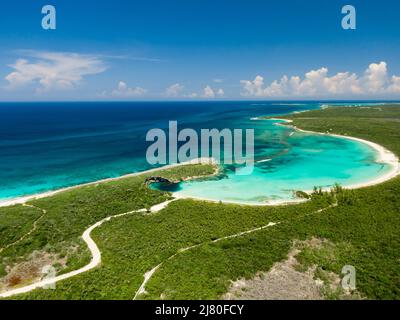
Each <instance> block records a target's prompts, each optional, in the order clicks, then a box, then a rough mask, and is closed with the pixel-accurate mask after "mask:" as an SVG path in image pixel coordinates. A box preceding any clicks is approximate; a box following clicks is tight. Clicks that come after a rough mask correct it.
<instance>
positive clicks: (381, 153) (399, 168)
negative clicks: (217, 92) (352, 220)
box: [0, 118, 400, 207]
mask: <svg viewBox="0 0 400 320" xmlns="http://www.w3.org/2000/svg"><path fill="white" fill-rule="evenodd" d="M252 120H260V121H261V120H277V121H283V122H286V123H292V122H293V121H292V120H289V119H282V118H268V119H264V118H252ZM277 125H281V124H279V123H277ZM292 127H293V128H294V129H295V130H296V131H298V132H305V133H311V134H318V135H328V136H332V137H337V138H343V139H350V140H355V141H358V142H361V143H364V144H366V145H368V146H370V147H371V148H373V149H374V150H376V151H377V154H378V157H377V159H376V161H377V162H378V163H384V164H388V165H390V167H391V170H390V171H389V172H387V173H385V174H384V175H382V176H380V177H377V178H376V179H373V180H370V181H366V182H363V183H358V184H351V185H344V187H345V188H347V189H358V188H363V187H369V186H373V185H376V184H380V183H383V182H385V181H388V180H390V179H392V178H394V177H396V176H397V175H399V174H400V163H399V158H398V157H397V156H396V155H395V154H394V153H393V152H391V151H390V150H388V149H386V148H384V147H383V146H381V145H379V144H377V143H374V142H371V141H368V140H364V139H361V138H355V137H351V136H343V135H338V134H331V133H322V132H313V131H307V130H303V129H299V128H297V127H296V126H293V125H292ZM198 163H202V164H214V165H215V164H216V161H215V159H213V158H198V159H193V160H192V161H189V162H184V163H176V164H171V165H166V166H163V167H159V168H154V169H150V170H146V171H141V172H135V173H130V174H126V175H123V176H120V177H116V178H108V179H102V180H98V181H94V182H89V183H84V184H80V185H76V186H71V187H67V188H62V189H58V190H54V191H48V192H44V193H40V194H34V195H29V196H23V197H18V198H13V199H9V200H4V201H0V207H5V206H11V205H15V204H24V203H26V202H27V201H31V200H34V199H41V198H45V197H50V196H52V195H55V194H57V193H60V192H64V191H68V190H72V189H76V188H80V187H84V186H90V185H96V184H99V183H103V182H109V181H116V180H120V179H124V178H129V177H134V176H138V175H141V174H147V173H153V172H157V171H160V170H165V169H171V168H175V167H178V166H182V165H187V164H198ZM325 189H329V188H325ZM304 191H305V192H307V193H311V192H312V190H304ZM174 197H175V198H176V199H195V200H201V201H209V202H214V203H218V202H220V201H218V200H212V199H207V198H201V197H194V196H186V195H184V194H182V193H180V192H179V191H178V192H176V193H174ZM304 201H305V200H304V199H285V200H271V201H268V202H264V203H245V202H240V201H222V202H223V203H231V204H238V205H246V206H275V205H288V204H296V203H301V202H304Z"/></svg>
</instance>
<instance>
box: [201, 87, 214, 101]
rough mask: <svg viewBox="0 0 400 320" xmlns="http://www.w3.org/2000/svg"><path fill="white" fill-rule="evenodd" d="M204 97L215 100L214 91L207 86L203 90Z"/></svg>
mask: <svg viewBox="0 0 400 320" xmlns="http://www.w3.org/2000/svg"><path fill="white" fill-rule="evenodd" d="M203 97H204V98H214V97H215V93H214V90H213V89H212V88H211V87H210V86H206V87H205V88H204V89H203Z"/></svg>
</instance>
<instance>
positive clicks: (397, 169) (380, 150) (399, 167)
mask: <svg viewBox="0 0 400 320" xmlns="http://www.w3.org/2000/svg"><path fill="white" fill-rule="evenodd" d="M268 120H279V121H284V122H286V123H293V121H292V120H289V119H281V118H270V119H268ZM292 127H293V128H294V129H295V130H296V131H299V132H305V133H311V134H319V135H326V136H331V137H337V138H343V139H349V140H354V141H358V142H361V143H364V144H366V145H368V146H370V147H371V148H373V149H374V150H376V151H377V154H378V157H377V159H376V162H378V163H384V164H388V165H389V166H390V167H391V170H390V171H389V172H387V173H386V174H384V175H382V176H380V177H377V178H376V179H373V180H370V181H367V182H363V183H357V184H351V185H347V186H345V188H347V189H358V188H364V187H369V186H373V185H376V184H380V183H382V182H385V181H388V180H390V179H393V178H394V177H396V176H398V175H399V174H400V162H399V158H398V157H397V156H396V155H395V154H394V153H393V152H392V151H390V150H388V149H386V148H385V147H383V146H381V145H379V144H377V143H375V142H372V141H368V140H365V139H361V138H355V137H351V136H343V135H339V134H334V133H323V132H314V131H308V130H303V129H299V128H297V127H296V126H293V125H292Z"/></svg>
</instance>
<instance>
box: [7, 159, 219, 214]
mask: <svg viewBox="0 0 400 320" xmlns="http://www.w3.org/2000/svg"><path fill="white" fill-rule="evenodd" d="M189 164H211V165H216V161H215V159H213V158H197V159H193V160H191V161H187V162H181V163H174V164H169V165H165V166H162V167H159V168H153V169H149V170H145V171H139V172H134V173H128V174H124V175H122V176H119V177H115V178H106V179H101V180H96V181H92V182H87V183H81V184H77V185H74V186H70V187H65V188H61V189H57V190H51V191H46V192H43V193H37V194H32V195H27V196H22V197H16V198H12V199H4V200H0V207H8V206H12V205H16V204H24V203H26V202H28V201H31V200H36V199H42V198H47V197H51V196H53V195H55V194H58V193H61V192H64V191H69V190H74V189H78V188H81V187H87V186H92V185H96V184H99V183H104V182H110V181H118V180H121V179H125V178H131V177H136V176H139V175H142V174H147V173H153V172H157V171H160V170H168V169H173V168H176V167H180V166H184V165H189Z"/></svg>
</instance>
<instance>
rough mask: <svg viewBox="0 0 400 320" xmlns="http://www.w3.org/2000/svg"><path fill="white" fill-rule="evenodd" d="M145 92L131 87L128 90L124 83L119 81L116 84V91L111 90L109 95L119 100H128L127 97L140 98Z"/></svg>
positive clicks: (139, 88)
mask: <svg viewBox="0 0 400 320" xmlns="http://www.w3.org/2000/svg"><path fill="white" fill-rule="evenodd" d="M146 92H147V90H146V89H143V88H141V87H133V88H130V87H128V85H127V84H126V82H124V81H120V82H119V83H118V87H117V89H115V90H113V91H112V92H111V95H112V96H113V97H119V98H129V97H136V96H141V95H143V94H145V93H146Z"/></svg>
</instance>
